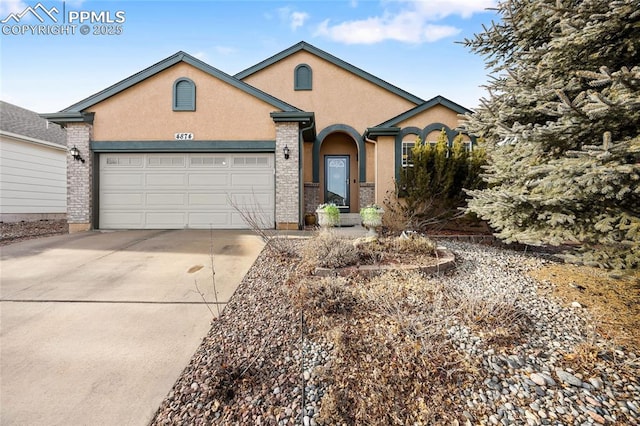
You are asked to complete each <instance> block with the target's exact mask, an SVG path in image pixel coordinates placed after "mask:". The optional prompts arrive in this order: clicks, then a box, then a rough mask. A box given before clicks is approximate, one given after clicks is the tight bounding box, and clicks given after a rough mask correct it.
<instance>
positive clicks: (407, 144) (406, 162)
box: [402, 141, 416, 167]
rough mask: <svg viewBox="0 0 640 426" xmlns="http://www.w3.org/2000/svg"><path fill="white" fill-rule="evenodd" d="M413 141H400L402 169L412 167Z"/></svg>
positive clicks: (414, 144)
mask: <svg viewBox="0 0 640 426" xmlns="http://www.w3.org/2000/svg"><path fill="white" fill-rule="evenodd" d="M415 146H416V143H415V142H413V141H402V167H413V148H414V147H415Z"/></svg>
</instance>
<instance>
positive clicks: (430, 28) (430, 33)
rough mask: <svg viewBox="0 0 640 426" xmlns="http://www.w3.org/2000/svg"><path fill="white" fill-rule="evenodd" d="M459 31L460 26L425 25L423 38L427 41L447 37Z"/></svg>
mask: <svg viewBox="0 0 640 426" xmlns="http://www.w3.org/2000/svg"><path fill="white" fill-rule="evenodd" d="M459 33H460V28H456V27H451V26H449V25H427V26H425V27H424V32H423V33H422V35H423V36H424V40H425V41H427V42H433V41H438V40H440V39H441V38H447V37H451V36H454V35H456V34H459Z"/></svg>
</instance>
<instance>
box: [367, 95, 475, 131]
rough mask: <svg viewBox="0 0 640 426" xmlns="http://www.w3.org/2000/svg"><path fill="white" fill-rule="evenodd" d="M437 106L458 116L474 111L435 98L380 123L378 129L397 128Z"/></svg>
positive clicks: (444, 99) (441, 98) (440, 97)
mask: <svg viewBox="0 0 640 426" xmlns="http://www.w3.org/2000/svg"><path fill="white" fill-rule="evenodd" d="M436 105H442V106H444V107H447V108H449V109H450V110H453V111H455V112H457V113H458V114H471V113H472V112H473V111H471V110H470V109H467V108H465V107H463V106H462V105H459V104H457V103H455V102H453V101H450V100H449V99H447V98H445V97H444V96H440V95H438V96H436V97H434V98H431V99H429V100H428V101H426V102H423V103H421V104H420V105H418V106H416V107H415V108H411V109H410V110H408V111H405V112H403V113H402V114H399V115H396V116H395V117H393V118H391V119H389V120H387V121H385V122H384V123H380V124H378V125H377V126H375V127H374V128H376V127H381V128H382V127H396V126H397V125H398V124H400V123H402V122H403V121H405V120H407V119H409V118H411V117H413V116H416V115H418V114H420V113H421V112H423V111H426V110H428V109H429V108H432V107H434V106H436Z"/></svg>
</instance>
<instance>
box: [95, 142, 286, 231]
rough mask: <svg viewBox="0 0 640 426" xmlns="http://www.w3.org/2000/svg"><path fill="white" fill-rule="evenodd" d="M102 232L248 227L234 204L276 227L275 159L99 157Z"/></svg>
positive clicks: (165, 155) (179, 155)
mask: <svg viewBox="0 0 640 426" xmlns="http://www.w3.org/2000/svg"><path fill="white" fill-rule="evenodd" d="M99 159H100V173H99V183H98V185H99V199H98V204H99V216H98V221H99V228H101V229H182V228H210V227H211V228H215V229H232V228H235V229H242V228H247V227H248V226H247V224H246V223H245V222H244V221H243V219H242V217H241V215H240V214H239V213H238V212H237V211H236V210H235V209H234V208H233V206H232V205H231V204H232V203H230V200H233V204H235V205H237V206H239V207H241V208H242V209H243V210H252V211H254V212H256V213H257V214H258V215H259V216H260V218H261V221H262V224H263V225H264V226H265V227H270V228H272V227H273V226H274V223H275V218H274V210H275V201H274V199H275V185H274V180H275V179H274V174H275V173H274V157H273V154H259V153H252V154H226V153H225V154H208V153H190V154H184V153H144V154H142V153H129V154H124V153H101V154H100V156H99Z"/></svg>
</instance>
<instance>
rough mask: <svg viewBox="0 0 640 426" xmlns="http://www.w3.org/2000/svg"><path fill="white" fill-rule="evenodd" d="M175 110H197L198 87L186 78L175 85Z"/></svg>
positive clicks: (178, 80) (180, 79)
mask: <svg viewBox="0 0 640 426" xmlns="http://www.w3.org/2000/svg"><path fill="white" fill-rule="evenodd" d="M173 110H174V111H195V110H196V85H195V83H194V82H193V81H191V80H190V79H188V78H186V77H181V78H179V79H177V80H176V81H175V82H174V83H173Z"/></svg>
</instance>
